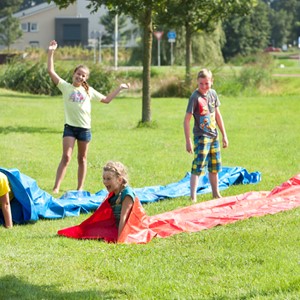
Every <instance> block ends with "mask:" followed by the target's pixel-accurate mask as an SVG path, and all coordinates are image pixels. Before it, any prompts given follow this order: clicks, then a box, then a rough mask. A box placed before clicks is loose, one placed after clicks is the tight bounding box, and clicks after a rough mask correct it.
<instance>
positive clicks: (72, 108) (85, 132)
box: [48, 40, 130, 194]
mask: <svg viewBox="0 0 300 300" xmlns="http://www.w3.org/2000/svg"><path fill="white" fill-rule="evenodd" d="M56 49H57V42H56V41H54V40H53V41H51V42H50V44H49V48H48V73H49V75H50V77H51V79H52V81H53V83H54V84H55V85H56V86H57V87H58V89H59V90H60V91H61V92H62V95H63V101H64V113H65V120H64V131H63V142H62V146H63V153H62V157H61V160H60V163H59V165H58V168H57V172H56V179H55V183H54V187H53V193H55V194H56V193H58V192H59V189H60V185H61V183H62V180H63V178H64V176H65V174H66V170H67V167H68V165H69V163H70V160H71V157H72V153H73V149H74V146H75V142H76V141H77V148H78V155H77V161H78V173H77V176H78V182H77V190H83V187H84V181H85V177H86V173H87V153H88V146H89V142H90V141H91V101H92V100H98V101H100V102H102V103H110V102H111V101H112V100H113V99H114V98H115V97H116V96H117V95H118V94H119V93H120V92H121V91H122V90H123V89H128V88H129V87H130V84H128V83H127V84H125V83H122V84H121V85H120V86H119V87H118V88H117V89H115V90H114V91H113V92H111V93H110V94H108V95H107V96H104V95H102V94H101V93H99V92H98V91H96V90H95V89H94V88H92V87H91V86H89V85H88V83H87V80H88V78H89V75H90V72H89V69H88V67H86V66H85V65H79V66H77V67H76V68H75V70H74V72H73V77H72V83H68V82H66V81H65V80H63V79H62V78H61V77H60V76H59V75H58V74H57V73H56V72H55V68H54V52H55V50H56Z"/></svg>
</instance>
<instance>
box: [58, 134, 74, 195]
mask: <svg viewBox="0 0 300 300" xmlns="http://www.w3.org/2000/svg"><path fill="white" fill-rule="evenodd" d="M74 145H75V138H74V137H71V136H66V137H64V138H63V154H62V157H61V161H60V163H59V165H58V168H57V171H56V179H55V184H54V187H53V193H55V194H57V193H58V192H59V188H60V184H61V182H62V180H63V179H64V177H65V174H66V171H67V166H68V164H69V163H70V161H71V157H72V153H73V149H74Z"/></svg>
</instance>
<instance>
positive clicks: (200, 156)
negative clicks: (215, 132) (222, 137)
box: [191, 136, 222, 176]
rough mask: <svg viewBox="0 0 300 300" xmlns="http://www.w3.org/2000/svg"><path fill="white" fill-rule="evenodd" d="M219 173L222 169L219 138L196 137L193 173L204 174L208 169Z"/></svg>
mask: <svg viewBox="0 0 300 300" xmlns="http://www.w3.org/2000/svg"><path fill="white" fill-rule="evenodd" d="M206 167H207V168H208V171H209V172H211V173H217V172H220V171H221V170H222V164H221V151H220V143H219V138H218V137H216V138H210V137H206V136H196V137H194V160H193V163H192V170H191V173H192V174H194V175H199V176H200V175H204V174H205V171H206Z"/></svg>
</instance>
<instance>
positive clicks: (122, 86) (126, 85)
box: [120, 82, 130, 90]
mask: <svg viewBox="0 0 300 300" xmlns="http://www.w3.org/2000/svg"><path fill="white" fill-rule="evenodd" d="M120 88H121V89H122V90H123V89H129V88H130V83H129V82H128V83H122V84H121V85H120Z"/></svg>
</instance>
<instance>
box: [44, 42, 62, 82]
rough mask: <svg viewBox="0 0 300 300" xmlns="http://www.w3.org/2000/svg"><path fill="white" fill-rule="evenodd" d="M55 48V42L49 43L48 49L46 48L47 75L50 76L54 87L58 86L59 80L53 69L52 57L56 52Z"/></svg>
mask: <svg viewBox="0 0 300 300" xmlns="http://www.w3.org/2000/svg"><path fill="white" fill-rule="evenodd" d="M56 48H57V43H56V41H54V40H53V41H51V42H50V44H49V48H48V65H47V66H48V73H49V75H50V78H51V79H52V81H53V83H54V84H55V85H57V84H58V82H59V80H60V77H59V76H58V75H57V73H56V72H55V69H54V59H53V56H54V51H55V50H56Z"/></svg>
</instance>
